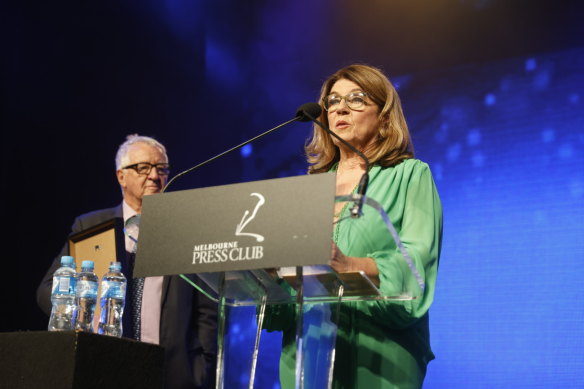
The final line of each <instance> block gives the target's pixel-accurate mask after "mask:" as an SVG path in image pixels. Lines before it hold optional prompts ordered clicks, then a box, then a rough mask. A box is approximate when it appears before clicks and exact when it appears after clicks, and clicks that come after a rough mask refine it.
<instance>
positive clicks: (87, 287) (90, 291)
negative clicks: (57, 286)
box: [77, 280, 97, 298]
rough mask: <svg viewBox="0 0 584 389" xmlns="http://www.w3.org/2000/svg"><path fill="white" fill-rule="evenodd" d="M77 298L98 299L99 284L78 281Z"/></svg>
mask: <svg viewBox="0 0 584 389" xmlns="http://www.w3.org/2000/svg"><path fill="white" fill-rule="evenodd" d="M77 297H90V298H91V297H93V298H97V282H95V281H87V280H80V281H77Z"/></svg>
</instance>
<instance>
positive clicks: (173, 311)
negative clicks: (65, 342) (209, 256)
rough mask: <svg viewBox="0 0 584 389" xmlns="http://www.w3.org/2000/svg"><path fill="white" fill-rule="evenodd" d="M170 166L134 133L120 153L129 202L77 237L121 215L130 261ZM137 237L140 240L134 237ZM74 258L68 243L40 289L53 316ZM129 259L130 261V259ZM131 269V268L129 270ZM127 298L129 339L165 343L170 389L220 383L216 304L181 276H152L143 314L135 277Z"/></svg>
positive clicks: (160, 150) (83, 220) (83, 221)
mask: <svg viewBox="0 0 584 389" xmlns="http://www.w3.org/2000/svg"><path fill="white" fill-rule="evenodd" d="M168 174H169V164H168V157H167V155H166V149H165V147H164V146H163V145H162V144H160V143H159V142H158V141H156V140H155V139H153V138H150V137H145V136H138V135H130V136H128V137H127V140H126V141H125V142H124V143H122V145H121V146H120V147H119V149H118V152H117V155H116V176H117V179H118V182H119V184H120V187H121V189H122V196H123V202H122V204H120V205H118V206H117V207H114V208H108V209H102V210H99V211H94V212H91V213H87V214H84V215H81V216H79V217H77V218H76V219H75V222H74V223H73V226H72V232H71V233H77V232H79V231H83V230H85V229H87V228H90V227H92V226H95V225H97V224H99V223H102V222H104V221H107V220H110V219H112V218H115V217H120V218H123V220H124V223H125V225H126V226H127V228H126V242H125V244H126V251H127V252H128V258H133V255H132V254H130V253H132V252H135V247H134V245H135V243H134V242H135V241H136V238H137V232H138V229H137V228H135V229H134V230H132V229H131V227H136V224H137V223H135V220H137V218H136V216H137V215H140V212H141V210H142V199H143V198H144V196H146V195H151V194H155V193H159V192H160V191H161V190H162V188H163V187H164V185H165V184H166V182H167V180H168ZM132 235H135V236H132ZM67 254H68V247H67V244H65V246H64V247H63V249H62V250H61V253H60V254H59V256H57V257H56V258H55V260H54V261H53V264H52V266H51V268H50V269H49V271H48V272H47V274H46V275H45V277H44V278H43V280H42V282H41V285H40V286H39V288H38V290H37V302H38V305H39V307H40V308H41V309H42V310H43V311H44V312H45V313H46V314H47V315H50V312H51V301H50V295H51V287H52V276H53V273H54V271H55V270H56V269H57V268H58V267H59V260H60V258H61V256H62V255H67ZM124 260H125V258H124ZM129 269H130V270H131V266H130V267H129ZM129 278H130V279H129V280H128V281H129V293H128V296H126V308H125V310H124V319H127V318H128V317H131V316H132V315H134V316H135V317H134V319H137V318H139V319H138V320H132V322H133V323H134V325H131V324H130V323H131V322H130V321H128V320H124V336H128V337H133V338H135V339H138V340H141V341H145V342H149V343H155V344H160V345H161V346H163V347H164V348H165V357H166V377H165V387H166V388H169V389H182V388H185V389H186V388H189V389H190V388H206V387H212V386H213V385H214V379H215V378H214V370H215V359H216V347H217V346H216V339H217V336H216V331H217V326H216V324H217V323H216V319H217V310H216V305H215V304H214V303H213V302H212V301H211V300H209V299H208V298H207V297H205V296H204V295H202V294H201V293H199V292H198V291H196V289H194V288H193V287H192V286H190V285H189V284H188V283H187V282H185V281H184V280H183V279H181V278H180V277H179V276H164V277H147V278H145V279H144V281H143V293H142V302H141V304H138V307H141V308H142V309H141V312H139V313H138V312H132V309H131V306H130V301H128V299H129V298H131V296H130V295H131V294H132V293H133V292H132V290H136V289H138V288H139V287H138V286H137V282H136V281H134V280H132V279H131V277H129Z"/></svg>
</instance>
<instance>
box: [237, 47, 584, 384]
mask: <svg viewBox="0 0 584 389" xmlns="http://www.w3.org/2000/svg"><path fill="white" fill-rule="evenodd" d="M583 70H584V49H573V50H569V51H563V52H557V53H548V54H542V55H536V56H530V57H523V58H512V59H506V60H500V61H495V62H488V63H480V64H475V65H464V66H458V67H456V68H451V69H449V70H443V71H440V72H436V73H425V74H418V75H405V76H396V77H395V78H394V79H393V81H394V82H395V84H396V85H397V87H398V88H399V92H400V95H401V96H402V102H403V105H404V107H405V112H406V116H407V119H408V122H409V125H410V129H411V132H412V134H413V138H414V145H415V147H416V154H417V157H418V158H420V159H422V160H424V161H426V162H428V163H429V164H430V166H431V168H432V171H433V174H434V177H435V180H436V184H437V186H438V190H439V192H440V195H441V198H442V202H443V207H444V245H443V250H442V257H441V263H440V271H439V278H438V287H437V292H436V297H435V302H434V305H433V308H432V309H431V314H430V317H431V334H432V346H433V349H434V351H435V354H436V355H437V358H436V360H435V361H433V362H431V364H430V365H429V369H428V375H427V379H426V385H425V387H426V388H510V387H513V388H518V387H521V388H534V387H539V388H549V387H561V388H575V387H581V383H580V380H581V374H582V371H584V352H583V351H582V349H583V346H584V304H583V301H584V299H583V298H582V297H581V296H580V295H579V286H580V284H581V282H580V278H581V274H582V273H583V272H584V151H583V150H584V72H583ZM309 92H310V91H306V92H305V94H304V96H308V97H307V98H308V99H310V96H309ZM299 94H300V95H302V93H299ZM311 98H312V100H315V99H316V98H317V91H314V93H313V95H312V97H311ZM304 126H306V125H304ZM308 130H309V128H308V127H302V125H298V127H297V128H294V129H292V130H289V131H288V132H287V133H286V134H285V135H281V134H280V135H279V136H274V137H273V139H271V140H269V141H265V142H264V143H261V144H260V145H254V146H252V147H250V148H248V149H246V150H245V151H244V152H242V155H241V157H242V160H243V171H244V176H243V177H242V180H243V181H248V180H255V179H260V178H268V177H269V178H272V177H275V176H288V175H294V174H303V173H304V171H305V166H304V165H303V163H302V160H301V159H300V158H299V155H300V153H301V152H302V144H303V142H304V139H305V137H306V136H307V134H308ZM266 161H270V163H266ZM274 166H277V167H278V168H277V170H274V169H273V167H274ZM262 168H264V169H266V170H265V171H262ZM253 313H254V312H253V310H249V309H247V310H245V309H240V310H234V311H233V315H234V319H233V324H232V325H231V326H230V335H229V342H230V343H229V345H230V347H234V348H237V347H241V350H240V351H238V352H236V353H234V354H235V355H236V357H235V359H233V360H232V361H230V363H229V365H228V369H230V370H229V380H230V381H232V385H234V386H233V387H235V385H236V384H237V383H240V382H241V381H240V380H241V379H243V380H245V379H247V376H246V373H245V370H246V369H247V367H248V366H247V364H243V363H241V361H242V356H243V355H244V354H245V353H244V351H243V349H244V348H246V347H251V346H252V345H253V343H252V341H253V339H252V338H250V337H249V336H248V335H245V333H246V331H245V330H246V328H247V329H248V331H249V333H250V335H251V336H253V332H254V331H253V330H252V328H253V327H254V320H253ZM279 342H280V337H279V334H268V333H264V334H263V341H262V345H261V348H262V353H263V358H262V361H261V362H260V366H259V367H258V377H257V379H256V382H257V383H258V385H259V386H258V387H262V388H277V387H279V386H278V383H277V360H278V357H279ZM243 345H245V346H243ZM347 357H350V356H343V355H337V358H347ZM228 386H230V385H228ZM230 387H231V386H230Z"/></svg>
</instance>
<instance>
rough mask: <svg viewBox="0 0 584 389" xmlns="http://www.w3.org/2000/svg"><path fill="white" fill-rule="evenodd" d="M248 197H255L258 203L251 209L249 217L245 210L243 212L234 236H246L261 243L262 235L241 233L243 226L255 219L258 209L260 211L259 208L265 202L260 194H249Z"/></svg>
mask: <svg viewBox="0 0 584 389" xmlns="http://www.w3.org/2000/svg"><path fill="white" fill-rule="evenodd" d="M250 196H255V197H257V198H258V203H257V204H256V206H255V208H254V209H253V212H252V213H251V215H250V214H249V211H248V210H247V209H246V210H245V212H244V213H243V217H242V218H241V221H240V222H239V224H238V225H237V227H235V236H243V235H247V236H251V237H253V238H256V240H257V241H258V242H263V241H264V237H263V236H262V235H260V234H254V233H253V232H243V229H244V228H245V226H247V225H248V224H249V222H250V221H252V220H253V219H254V218H255V217H256V215H257V213H258V209H260V207H261V206H262V205H264V203H265V202H266V199H265V198H264V196H262V195H261V194H260V193H252V194H250ZM248 216H249V217H248Z"/></svg>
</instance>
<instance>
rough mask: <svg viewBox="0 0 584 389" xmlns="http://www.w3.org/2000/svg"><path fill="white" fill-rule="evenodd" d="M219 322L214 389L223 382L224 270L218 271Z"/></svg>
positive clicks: (220, 388)
mask: <svg viewBox="0 0 584 389" xmlns="http://www.w3.org/2000/svg"><path fill="white" fill-rule="evenodd" d="M218 292H219V296H218V297H219V306H218V310H219V311H218V314H219V317H218V319H219V322H218V323H217V326H218V328H217V370H216V372H217V379H216V381H215V388H216V389H223V386H224V383H225V379H224V378H225V377H224V373H225V320H226V318H225V272H221V273H219V285H218Z"/></svg>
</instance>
